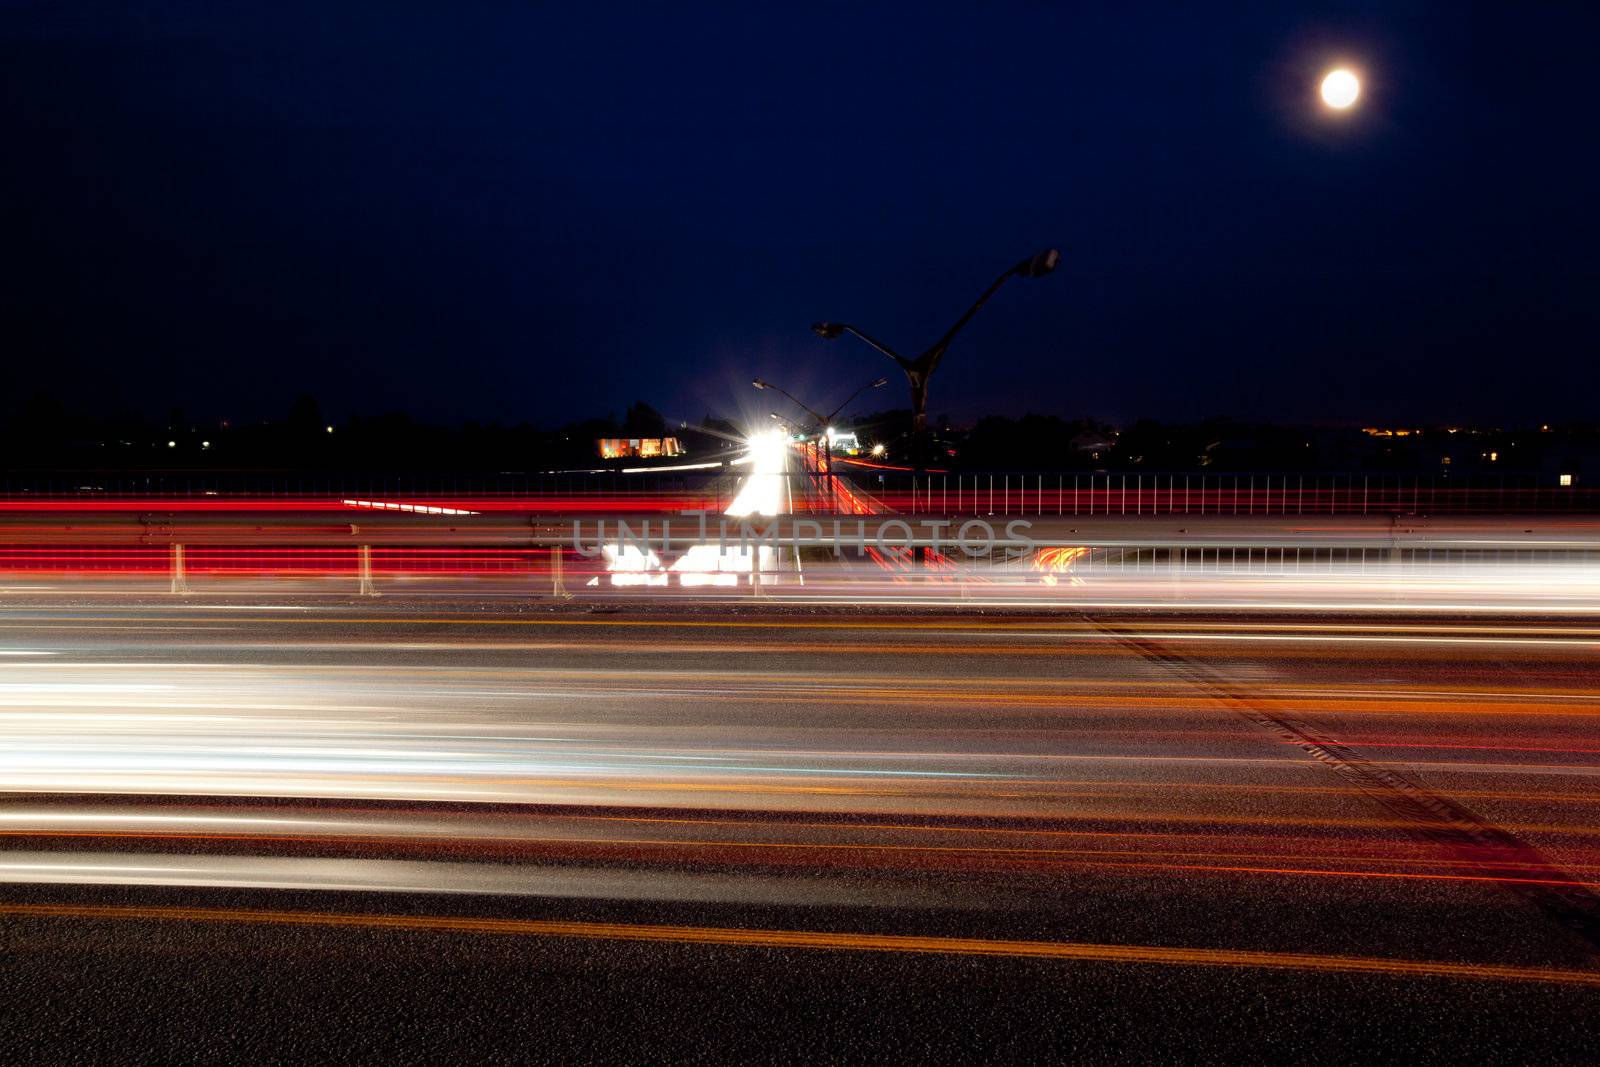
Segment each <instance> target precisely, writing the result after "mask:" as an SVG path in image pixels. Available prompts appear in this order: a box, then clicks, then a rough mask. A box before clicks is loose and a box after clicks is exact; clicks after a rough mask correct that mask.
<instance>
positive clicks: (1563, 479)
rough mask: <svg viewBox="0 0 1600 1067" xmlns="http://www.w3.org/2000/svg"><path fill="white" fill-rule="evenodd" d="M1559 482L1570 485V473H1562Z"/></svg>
mask: <svg viewBox="0 0 1600 1067" xmlns="http://www.w3.org/2000/svg"><path fill="white" fill-rule="evenodd" d="M1561 484H1562V485H1571V484H1572V475H1570V474H1563V475H1562V476H1561Z"/></svg>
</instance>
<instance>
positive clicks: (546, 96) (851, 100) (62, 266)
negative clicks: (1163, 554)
mask: <svg viewBox="0 0 1600 1067" xmlns="http://www.w3.org/2000/svg"><path fill="white" fill-rule="evenodd" d="M855 7H856V5H846V6H843V7H828V8H823V7H817V6H815V5H809V4H806V5H802V4H794V5H791V6H789V8H788V9H787V10H783V9H780V8H778V7H777V6H776V5H772V6H769V5H755V4H751V5H729V6H727V7H724V8H713V7H710V6H705V5H697V4H660V5H652V6H648V7H645V6H640V7H634V6H631V5H615V6H608V5H587V4H573V3H568V4H552V5H549V6H548V7H545V8H543V9H540V8H537V7H535V6H534V5H527V4H512V3H501V4H492V3H471V2H456V3H443V2H439V3H433V4H415V5H412V4H405V3H399V2H395V0H384V2H374V3H340V2H339V0H318V2H314V3H304V4H302V3H295V2H286V0H275V2H272V3H261V4H243V3H240V4H233V3H219V2H216V0H207V2H198V3H141V2H137V0H116V2H111V3H104V4H87V3H71V2H66V0H40V2H34V3H15V2H0V133H3V135H4V139H5V141H4V152H3V157H0V221H3V223H4V226H3V230H0V331H3V333H0V346H3V348H0V351H3V353H4V366H5V370H6V376H7V379H8V389H7V394H8V397H9V398H15V397H18V396H21V395H23V394H25V393H27V392H30V391H32V390H37V389H45V390H49V391H51V392H54V393H55V394H57V395H58V396H60V397H62V398H63V399H66V400H68V401H69V402H76V403H80V404H82V405H85V406H88V407H90V408H93V409H95V410H102V411H111V410H117V409H128V410H139V411H147V412H163V413H164V412H165V411H166V410H167V409H169V408H171V407H173V406H182V407H184V408H186V409H187V410H188V411H189V412H190V413H191V415H193V416H206V417H210V416H228V417H232V418H235V419H248V418H257V417H262V416H269V415H278V414H281V413H282V412H283V411H284V410H285V409H286V408H287V407H288V405H289V403H290V401H291V399H292V398H293V396H294V395H295V394H296V393H298V392H300V391H303V390H308V391H310V392H313V393H314V394H316V396H317V397H318V398H319V399H320V400H321V402H322V404H323V406H324V408H325V409H326V410H328V411H329V412H330V413H332V414H333V415H334V416H335V417H342V416H346V415H350V414H355V413H372V412H378V411H382V410H388V409H402V410H406V411H409V412H411V413H412V414H414V415H417V416H420V417H424V418H429V419H440V420H444V419H459V418H468V417H477V418H485V419H498V420H505V421H520V420H523V419H528V420H532V421H534V422H537V423H544V424H550V423H557V422H561V421H565V420H569V419H574V418H578V417H581V416H586V415H590V414H604V413H606V412H608V411H609V412H616V413H620V412H621V410H622V408H624V407H625V406H626V405H627V404H628V403H629V402H630V401H632V400H634V399H636V398H643V399H646V400H648V401H650V402H651V403H653V404H655V405H656V406H657V407H659V408H661V409H662V410H663V411H665V412H667V413H668V414H669V415H670V416H672V417H674V418H686V419H690V420H698V419H699V417H700V416H701V415H703V414H705V413H708V412H709V413H715V414H722V415H730V416H738V415H740V414H741V413H743V414H744V415H745V416H747V417H759V418H764V417H765V412H766V410H768V409H769V408H770V407H771V401H770V399H769V397H770V394H757V393H755V391H754V390H752V389H751V387H750V385H749V379H750V378H751V376H752V375H755V374H759V375H763V376H767V377H770V378H772V379H774V380H775V381H778V382H779V383H780V384H783V385H785V386H787V387H789V388H790V389H792V390H793V391H795V392H801V393H803V394H805V395H807V396H808V397H815V398H816V402H817V404H818V405H819V406H821V405H823V404H825V403H827V402H829V401H837V400H838V399H842V398H843V395H844V394H847V393H848V392H850V390H851V389H853V388H854V387H855V386H856V385H858V384H861V383H862V382H864V381H866V380H868V379H870V378H873V377H876V376H878V375H879V374H883V373H890V374H897V372H895V371H894V368H893V367H891V366H890V364H889V363H888V362H887V361H886V360H884V359H883V358H882V357H881V356H879V355H877V354H875V353H873V352H871V351H870V350H869V349H867V348H865V347H864V346H862V345H860V344H858V343H855V342H853V341H852V340H850V339H848V338H845V339H841V340H838V341H835V342H831V343H829V342H824V341H822V340H820V339H818V338H816V337H815V336H813V335H812V334H811V332H810V331H809V329H808V326H809V324H810V323H811V322H813V321H814V320H817V319H824V318H827V319H837V320H841V321H847V322H854V323H856V324H858V325H860V326H862V327H863V328H865V329H867V330H868V331H869V332H873V333H876V334H877V335H878V336H880V337H882V338H883V339H884V340H886V341H888V342H889V343H891V344H895V345H898V346H900V347H902V348H903V349H904V350H906V351H907V352H908V354H911V353H914V352H915V351H917V350H919V349H920V348H921V347H923V346H925V345H927V344H929V343H931V342H932V341H933V340H934V339H936V338H937V337H938V336H939V335H940V334H941V333H942V332H943V331H944V329H945V328H946V327H947V326H948V325H949V323H950V321H952V320H953V319H954V318H955V317H956V316H957V315H959V314H960V312H961V311H962V310H964V308H965V307H966V305H967V303H969V302H970V301H971V300H972V299H973V298H974V297H976V296H977V295H978V293H979V292H981V291H982V289H983V288H984V287H985V286H986V285H987V284H988V283H989V282H990V281H991V280H992V279H993V277H994V276H995V275H996V274H998V273H999V272H1000V271H1001V270H1003V269H1005V268H1006V267H1009V266H1010V265H1012V264H1013V263H1015V262H1016V261H1017V260H1019V259H1021V258H1023V257H1024V256H1026V255H1028V254H1031V253H1032V252H1034V251H1036V250H1038V249H1040V248H1045V247H1050V246H1057V247H1060V248H1061V249H1062V252H1063V262H1062V266H1061V269H1060V270H1058V271H1057V272H1056V273H1055V274H1054V275H1052V276H1050V277H1049V278H1046V279H1043V280H1040V281H1030V280H1021V279H1018V280H1015V281H1013V282H1011V283H1009V284H1008V286H1007V287H1006V289H1004V290H1003V291H1002V292H1001V294H1000V295H999V296H998V297H997V298H996V300H995V302H994V303H993V304H992V305H991V306H990V307H989V308H988V309H986V311H985V312H984V313H983V315H981V316H980V317H979V318H978V319H977V320H976V321H975V322H974V324H973V326H972V328H971V329H970V330H969V331H968V332H967V333H966V334H965V335H963V337H962V339H961V340H960V341H958V342H957V344H956V346H955V347H954V348H952V350H951V352H950V354H949V356H948V357H947V359H946V361H945V364H944V366H943V367H942V368H941V370H940V373H939V375H938V377H937V378H935V380H934V383H933V391H932V400H931V403H930V408H931V410H932V411H933V412H934V413H936V414H937V413H950V414H952V415H954V416H955V417H957V418H965V417H970V416H973V415H976V414H980V413H983V412H990V411H994V412H1005V413H1012V414H1020V413H1022V412H1024V411H1040V412H1050V413H1056V414H1061V415H1066V416H1077V415H1084V414H1089V415H1096V416H1101V417H1108V418H1115V419H1131V418H1133V417H1137V416H1141V415H1150V416H1155V417H1160V418H1170V419H1189V418H1200V417H1206V416H1210V415H1216V414H1229V415H1233V416H1237V417H1247V418H1248V417H1263V418H1272V419H1316V420H1329V421H1335V420H1336V421H1367V420H1372V421H1380V420H1422V419H1462V420H1479V421H1488V422H1510V421H1516V420H1530V419H1532V420H1537V419H1549V420H1552V421H1554V420H1558V419H1559V420H1566V419H1587V420H1590V421H1593V420H1594V419H1595V418H1596V416H1595V414H1594V413H1595V411H1596V396H1597V391H1600V346H1597V343H1596V336H1597V334H1596V330H1597V326H1600V311H1597V307H1600V301H1597V284H1596V283H1597V281H1600V278H1597V273H1600V272H1597V270H1596V266H1595V264H1596V254H1597V238H1600V233H1597V229H1600V227H1597V225H1596V210H1595V197H1596V190H1597V189H1600V175H1597V174H1596V166H1595V163H1596V149H1595V141H1596V131H1597V128H1600V119H1597V115H1600V111H1597V108H1600V93H1597V90H1596V76H1595V72H1594V71H1595V65H1594V58H1593V55H1594V47H1595V41H1596V39H1597V31H1600V16H1597V15H1596V13H1595V12H1596V9H1595V8H1594V7H1593V5H1585V4H1580V3H1572V4H1559V3H1556V4H1544V5H1525V4H1511V3H1505V4H1496V5H1484V6H1481V7H1473V6H1471V5H1467V4H1460V3H1439V4H1409V3H1402V2H1397V0H1388V2H1383V3H1373V4H1294V3H1290V2H1277V3H1265V4H1204V3H1189V4H1173V5H1170V6H1167V5H1156V4H1144V3H1106V4H1096V5H1069V4H1061V5H1042V4H1028V5H962V6H960V7H952V8H948V9H947V8H941V7H938V6H937V5H932V4H910V3H907V4H903V5H887V4H886V5H867V6H865V8H866V9H865V10H855ZM1339 62H1344V63H1348V64H1349V65H1352V66H1354V67H1356V68H1357V69H1359V70H1361V71H1362V72H1363V74H1364V76H1365V85H1364V90H1365V92H1364V96H1363V99H1362V101H1361V104H1360V106H1358V107H1357V108H1356V109H1354V110H1353V111H1352V112H1350V113H1347V114H1343V115H1339V116H1332V115H1330V114H1329V113H1328V112H1326V111H1324V110H1323V109H1322V107H1321V105H1320V104H1319V103H1318V102H1317V100H1316V87H1317V82H1318V80H1319V79H1320V77H1321V75H1322V73H1323V72H1324V71H1325V70H1326V69H1328V68H1329V67H1331V66H1333V65H1336V64H1337V63H1339ZM904 402H905V400H904V388H903V382H902V380H900V379H899V378H898V377H896V378H895V380H894V381H892V383H891V388H888V389H884V390H882V391H881V392H880V393H879V394H877V395H876V396H874V397H873V398H871V403H870V404H869V405H868V406H870V407H889V406H896V405H903V404H904ZM829 406H831V404H830V405H829Z"/></svg>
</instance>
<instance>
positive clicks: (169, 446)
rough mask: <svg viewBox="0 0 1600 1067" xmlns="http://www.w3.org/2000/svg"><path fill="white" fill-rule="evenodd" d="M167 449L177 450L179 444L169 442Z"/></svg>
mask: <svg viewBox="0 0 1600 1067" xmlns="http://www.w3.org/2000/svg"><path fill="white" fill-rule="evenodd" d="M167 447H168V448H177V447H178V442H176V441H168V442H167Z"/></svg>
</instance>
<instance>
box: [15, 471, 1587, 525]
mask: <svg viewBox="0 0 1600 1067" xmlns="http://www.w3.org/2000/svg"><path fill="white" fill-rule="evenodd" d="M837 469H838V475H837V476H838V478H839V480H840V482H841V483H843V484H846V485H848V486H849V487H850V489H851V490H852V491H854V492H856V493H859V494H862V495H864V496H866V497H868V498H871V499H873V500H874V501H876V502H877V503H879V504H881V505H882V506H883V507H884V508H886V509H887V510H892V511H899V512H902V513H907V514H918V515H921V514H995V515H1002V514H1013V515H1051V514H1054V515H1151V514H1154V515H1196V514H1198V515H1216V514H1223V515H1311V514H1335V515H1337V514H1382V513H1388V512H1404V513H1426V514H1460V513H1475V512H1500V513H1516V514H1543V513H1558V512H1572V511H1600V486H1589V485H1586V484H1572V485H1565V486H1563V485H1560V484H1559V480H1558V478H1557V476H1555V475H1550V474H1545V475H1540V474H1507V475H1486V474H1481V473H1472V474H1463V475H1422V474H1409V473H1360V472H1352V473H1338V472H1304V473H1296V472H1292V471H1291V472H1286V473H1285V472H1254V473H1252V472H1247V471H1246V472H1223V473H1218V472H1214V471H1190V472H1184V471H1176V472H1136V473H1117V472H1113V473H1105V472H1078V473H1069V472H1061V473H1038V472H1026V473H1023V472H1014V471H1013V472H1004V471H995V472H978V473H972V472H932V473H927V474H912V473H910V472H908V471H901V470H890V469H878V468H870V467H866V468H864V467H851V466H847V465H844V464H840V465H839V466H838V468H837ZM739 471H740V468H736V467H735V468H717V469H712V470H702V471H644V472H639V473H633V474H624V473H621V472H617V471H606V472H587V473H583V472H580V473H570V474H545V475H539V474H505V473H500V474H460V475H457V474H446V475H428V474H419V475H386V474H363V473H359V472H357V473H340V474H328V475H320V476H301V475H292V474H291V475H276V474H258V473H253V472H217V473H206V472H174V473H155V472H152V473H149V474H126V473H115V474H106V473H104V472H92V471H90V472H83V473H67V474H40V475H16V474H12V475H0V508H15V507H26V506H27V504H28V503H29V502H42V501H69V500H79V501H85V502H95V503H97V504H103V505H114V504H115V503H116V502H117V501H118V500H127V499H141V500H161V499H179V498H193V497H201V496H205V497H215V498H218V500H219V501H221V502H226V501H227V500H229V499H241V498H255V499H260V500H284V501H305V502H308V503H311V502H316V501H322V502H332V501H337V500H340V499H349V498H360V499H401V500H412V501H417V500H432V501H434V502H445V503H448V502H451V501H456V502H460V501H468V500H479V501H483V502H485V503H486V504H487V503H490V502H498V504H506V505H511V506H517V505H523V504H525V505H526V506H527V508H528V509H529V510H534V509H544V510H549V511H560V510H562V507H563V505H567V506H571V505H573V504H574V503H575V502H578V501H583V502H586V503H592V502H596V501H598V502H599V503H601V504H604V503H606V502H608V501H609V502H610V503H611V504H612V505H614V508H613V509H614V510H617V511H624V510H628V511H641V510H646V511H672V510H677V509H679V508H683V507H704V508H707V509H709V510H720V509H721V508H723V507H725V506H726V505H727V503H728V502H729V501H731V500H732V498H733V497H734V496H735V495H736V494H737V483H738V481H739V479H738V477H737V475H738V473H739ZM790 477H791V479H793V482H794V488H795V494H794V495H795V496H796V497H797V498H798V499H815V500H822V499H827V498H828V494H825V493H821V492H818V491H817V488H816V487H817V485H818V484H819V477H818V476H817V475H815V474H814V473H805V472H801V471H795V472H792V473H791V474H790Z"/></svg>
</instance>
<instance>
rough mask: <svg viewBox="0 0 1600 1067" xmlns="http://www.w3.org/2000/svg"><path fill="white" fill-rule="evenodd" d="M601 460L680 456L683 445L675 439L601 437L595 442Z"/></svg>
mask: <svg viewBox="0 0 1600 1067" xmlns="http://www.w3.org/2000/svg"><path fill="white" fill-rule="evenodd" d="M595 444H596V446H597V447H598V448H599V450H600V458H601V459H633V458H638V459H655V458H656V457H658V456H681V455H683V445H682V444H680V443H679V442H678V439H677V438H676V437H602V438H600V439H599V440H598V441H596V442H595Z"/></svg>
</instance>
